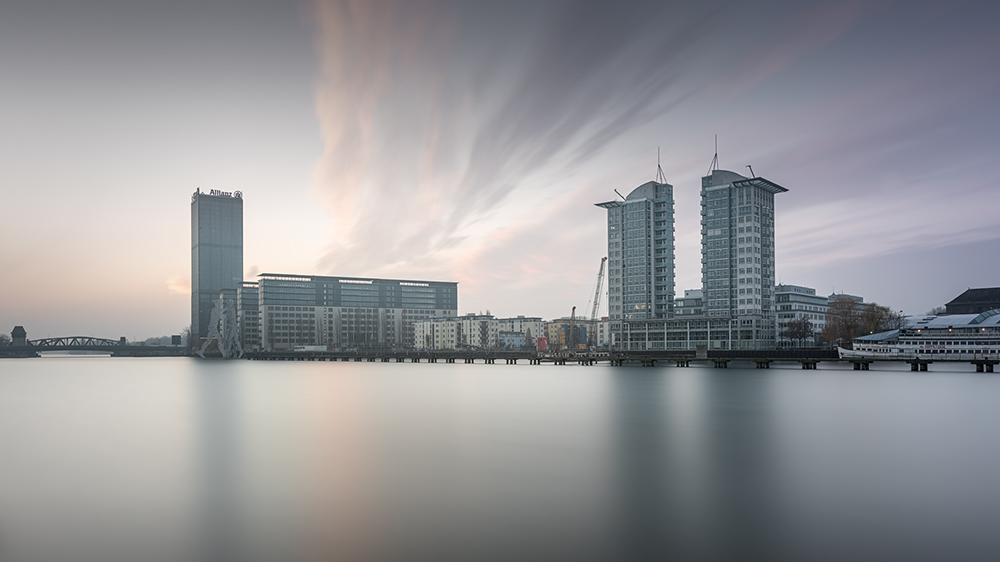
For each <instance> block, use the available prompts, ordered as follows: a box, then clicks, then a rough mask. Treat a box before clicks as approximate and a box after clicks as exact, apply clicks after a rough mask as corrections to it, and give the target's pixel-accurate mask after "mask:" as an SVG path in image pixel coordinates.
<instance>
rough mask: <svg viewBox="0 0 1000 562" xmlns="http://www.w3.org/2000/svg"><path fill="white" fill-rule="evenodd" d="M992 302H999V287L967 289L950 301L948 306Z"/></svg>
mask: <svg viewBox="0 0 1000 562" xmlns="http://www.w3.org/2000/svg"><path fill="white" fill-rule="evenodd" d="M993 302H1000V287H987V288H984V289H967V290H966V291H965V292H964V293H962V294H961V295H958V296H957V297H955V298H954V299H952V300H951V301H950V302H949V303H948V304H966V303H968V304H976V303H993Z"/></svg>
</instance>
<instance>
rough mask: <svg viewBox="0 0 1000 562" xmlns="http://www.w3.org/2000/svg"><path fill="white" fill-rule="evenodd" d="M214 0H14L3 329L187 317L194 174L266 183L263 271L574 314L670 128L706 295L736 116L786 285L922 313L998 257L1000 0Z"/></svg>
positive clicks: (248, 224)
mask: <svg viewBox="0 0 1000 562" xmlns="http://www.w3.org/2000/svg"><path fill="white" fill-rule="evenodd" d="M200 6H201V5H200V4H196V3H184V2H181V3H174V4H170V5H150V6H142V7H139V6H131V5H130V4H128V3H124V2H96V3H93V4H91V5H90V6H89V7H88V8H83V7H80V6H76V5H74V4H73V3H66V2H38V3H31V4H30V5H22V6H3V7H0V53H2V54H0V68H2V69H3V70H4V72H5V75H6V76H8V77H10V78H11V80H10V84H11V87H10V92H9V94H8V100H9V101H8V103H6V104H4V107H3V108H0V120H2V122H3V123H4V124H5V131H6V133H7V134H5V135H3V137H2V138H3V141H2V143H3V147H4V150H5V153H6V154H8V155H9V162H8V163H7V165H5V166H4V169H3V170H0V196H2V199H3V201H4V204H3V205H2V206H0V235H2V236H3V239H4V241H5V243H4V244H3V249H0V263H3V265H4V270H5V275H3V276H2V278H3V281H2V282H0V290H2V291H3V294H4V295H7V297H5V299H4V306H3V307H0V322H6V323H7V324H8V325H10V326H13V325H16V324H21V325H24V326H25V328H26V329H27V330H28V332H29V335H30V337H44V336H60V335H71V334H76V333H86V334H91V335H96V336H107V337H111V336H114V337H117V336H119V335H125V336H128V337H129V338H132V337H138V338H144V337H149V336H159V335H164V334H169V333H178V332H179V331H180V329H181V328H182V327H183V326H185V325H187V324H188V322H189V318H190V314H189V311H190V308H189V306H190V299H191V295H190V287H189V286H188V285H189V283H188V280H189V279H190V269H189V268H190V265H189V264H190V253H189V249H190V246H189V236H188V232H189V231H188V228H189V223H188V219H189V210H188V209H187V208H186V205H188V204H189V201H190V193H191V192H192V191H194V189H196V188H200V189H201V190H202V191H210V190H212V189H218V190H222V191H226V192H232V191H242V192H243V193H244V194H245V208H244V222H245V227H244V237H245V239H244V279H246V280H254V279H255V278H256V275H257V274H258V273H261V272H264V271H285V272H288V273H297V274H303V275H338V276H365V277H379V278H406V279H446V280H453V281H457V282H459V285H460V288H461V291H460V292H461V297H460V302H459V312H460V313H462V314H464V313H466V312H478V311H485V310H486V309H489V310H490V311H492V312H493V313H494V314H496V315H498V316H515V315H518V314H525V315H530V316H542V317H546V318H557V317H562V316H567V315H568V314H569V312H570V309H571V307H573V306H577V307H578V309H582V308H584V307H586V304H587V301H588V299H589V298H591V296H592V293H593V285H594V281H595V277H596V273H597V268H598V265H599V262H600V259H601V258H602V257H604V256H605V255H606V251H607V249H606V239H605V235H606V234H605V227H606V219H605V216H604V213H603V212H602V211H600V210H598V209H594V208H593V206H592V204H593V202H594V201H606V200H610V199H611V198H613V197H615V195H614V191H613V190H614V189H618V190H619V191H622V192H623V193H627V192H629V191H631V190H632V189H634V188H635V187H637V186H640V185H642V184H644V183H646V182H648V181H651V180H653V179H654V178H655V173H656V152H657V147H660V149H661V153H662V157H661V160H662V166H663V169H664V172H665V173H666V181H667V182H668V183H670V184H671V185H673V186H674V200H675V213H674V214H675V220H676V281H675V288H676V292H677V294H678V295H681V294H683V291H684V290H685V289H697V288H700V287H701V272H700V267H699V258H700V251H701V247H700V243H701V234H700V226H699V224H698V221H699V219H700V214H699V190H700V178H701V176H703V175H704V174H705V172H706V170H707V169H708V168H709V164H710V161H711V156H712V154H713V152H714V138H715V135H718V137H719V158H720V167H721V168H722V169H728V170H732V171H733V172H736V173H746V172H747V168H746V167H745V166H746V165H747V164H749V165H752V166H753V167H754V171H755V172H756V174H757V175H763V176H765V177H768V178H769V179H772V180H773V181H775V182H777V183H779V184H781V185H789V186H794V187H795V189H794V190H793V191H792V192H790V193H788V194H786V195H785V196H783V197H782V198H781V200H780V201H778V202H777V203H776V206H775V230H776V232H775V245H776V248H775V252H776V266H777V267H776V275H775V276H776V282H783V283H791V284H796V285H804V286H809V287H814V288H816V289H817V292H818V293H819V294H824V295H825V294H829V293H831V292H834V291H837V292H847V293H853V294H859V295H863V296H864V297H865V299H866V301H874V302H878V303H880V304H884V305H886V306H889V307H891V308H893V309H894V310H904V311H905V312H906V313H908V314H919V313H923V312H925V311H926V310H928V309H930V308H932V307H934V306H940V305H943V304H944V303H945V302H947V301H948V300H951V299H952V298H954V297H955V296H957V295H958V294H960V293H961V292H962V291H964V290H965V289H966V288H967V287H970V286H971V287H977V286H979V287H985V286H996V285H997V282H996V280H997V279H998V278H1000V264H998V262H997V260H995V259H991V258H992V257H993V256H995V255H996V251H995V249H994V248H995V245H996V244H997V243H998V242H1000V217H998V216H997V215H996V213H995V208H996V206H997V203H1000V194H998V193H997V192H996V191H995V190H991V189H990V186H989V184H988V182H984V181H983V180H982V179H981V176H982V174H983V171H984V170H988V168H987V166H988V165H989V164H991V163H993V161H994V160H995V153H996V149H997V147H998V146H1000V132H998V131H1000V127H997V125H998V124H1000V123H997V121H998V117H1000V115H998V112H997V111H996V109H995V107H996V102H997V101H998V98H1000V77H998V76H997V75H996V73H994V72H989V70H991V69H992V68H993V65H994V64H995V63H993V62H992V61H991V58H990V57H991V53H992V52H995V51H996V50H997V47H1000V39H997V38H996V37H995V36H994V35H995V34H994V33H992V30H991V29H990V25H989V24H990V22H992V21H994V20H995V16H996V15H997V11H998V8H997V7H996V6H994V5H992V4H989V3H985V2H967V3H962V4H956V5H950V6H948V7H942V6H939V5H938V4H935V3H930V2H927V3H922V2H921V3H906V4H905V5H904V4H903V3H900V2H837V3H820V2H812V3H801V2H796V3H792V2H773V3H769V4H766V5H764V6H754V7H753V11H751V9H750V7H746V6H741V5H739V4H737V3H726V2H715V3H706V4H704V5H700V7H698V8H678V7H676V6H673V5H669V4H663V3H651V4H649V5H643V4H642V3H635V4H630V5H629V6H628V7H619V6H611V5H610V4H609V5H604V4H600V3H582V4H581V3H574V4H573V5H572V6H570V5H569V4H567V3H564V2H552V3H534V2H533V3H513V4H509V5H508V4H505V5H504V7H503V9H502V10H501V9H500V8H498V7H495V6H493V7H491V6H490V5H489V4H485V3H484V4H482V5H479V4H475V3H463V4H460V5H455V4H450V3H437V2H424V3H413V2H409V3H402V2H401V3H396V4H394V3H391V2H390V3H384V4H379V5H378V6H372V5H353V4H341V3H339V2H333V1H330V2H327V1H318V2H315V3H312V2H302V3H298V4H294V5H291V6H276V5H272V4H269V3H252V4H249V5H245V6H244V7H242V8H240V9H236V7H235V5H228V4H226V3H225V2H221V3H214V4H210V5H207V6H204V7H200ZM745 28H751V29H753V32H752V33H745V31H746V30H745ZM652 31H656V33H650V32H652ZM747 35H749V36H750V37H747ZM984 69H985V70H986V71H984ZM15 296H16V298H15ZM605 310H606V305H605Z"/></svg>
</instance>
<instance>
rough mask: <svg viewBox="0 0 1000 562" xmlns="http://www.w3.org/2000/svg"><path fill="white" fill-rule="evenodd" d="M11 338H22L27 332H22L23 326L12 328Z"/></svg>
mask: <svg viewBox="0 0 1000 562" xmlns="http://www.w3.org/2000/svg"><path fill="white" fill-rule="evenodd" d="M10 335H11V337H15V338H22V337H24V336H26V335H28V332H25V331H24V326H14V331H13V332H11V333H10Z"/></svg>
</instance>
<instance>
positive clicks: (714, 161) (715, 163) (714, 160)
mask: <svg viewBox="0 0 1000 562" xmlns="http://www.w3.org/2000/svg"><path fill="white" fill-rule="evenodd" d="M718 169H719V135H715V156H714V157H713V158H712V163H711V164H709V165H708V173H707V174H705V175H706V176H710V175H712V170H718Z"/></svg>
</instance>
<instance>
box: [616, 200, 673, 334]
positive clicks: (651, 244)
mask: <svg viewBox="0 0 1000 562" xmlns="http://www.w3.org/2000/svg"><path fill="white" fill-rule="evenodd" d="M597 206H598V207H602V208H604V209H607V211H608V315H609V316H610V319H611V332H612V334H614V336H613V338H614V340H615V341H618V342H621V341H623V338H624V337H625V335H624V332H625V331H627V330H626V329H625V325H626V324H627V323H628V322H629V321H631V320H649V319H667V318H672V317H673V307H674V188H673V186H672V185H670V184H668V183H665V182H662V183H661V182H655V181H651V182H647V183H644V184H642V185H640V186H639V187H637V188H635V189H633V190H632V192H631V193H629V194H628V197H625V199H624V200H623V201H607V202H605V203H597Z"/></svg>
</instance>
